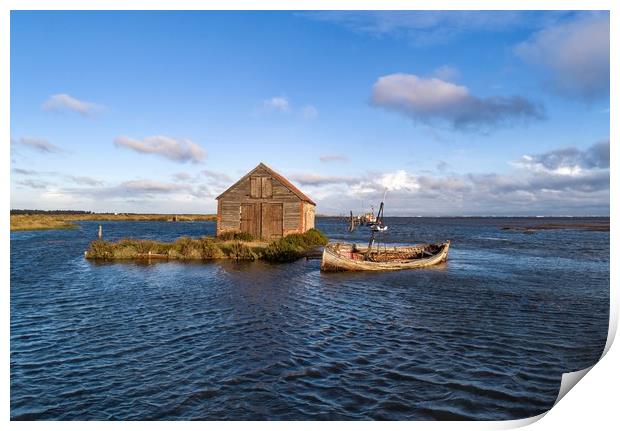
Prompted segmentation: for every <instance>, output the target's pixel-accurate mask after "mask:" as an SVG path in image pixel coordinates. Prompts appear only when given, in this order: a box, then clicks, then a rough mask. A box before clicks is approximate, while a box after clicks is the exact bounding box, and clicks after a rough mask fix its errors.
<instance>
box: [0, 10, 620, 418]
mask: <svg viewBox="0 0 620 431" xmlns="http://www.w3.org/2000/svg"><path fill="white" fill-rule="evenodd" d="M615 4H616V2H613V1H611V0H607V1H605V0H590V1H582V0H564V1H558V0H538V1H532V0H520V1H518V0H503V1H501V2H499V1H497V0H495V1H490V0H476V1H463V2H457V1H448V0H435V1H429V0H425V1H403V0H398V1H397V0H383V1H368V0H359V1H355V2H352V1H344V0H317V1H308V0H299V1H296V2H294V3H292V2H290V1H289V2H287V1H283V0H265V1H262V2H257V1H250V0H230V1H227V2H221V3H216V2H197V1H190V0H159V1H157V0H150V1H139V0H107V1H102V0H92V1H88V2H79V1H75V0H58V1H44V0H32V1H29V0H23V1H17V0H5V1H3V2H1V3H0V10H1V17H0V59H1V60H3V61H2V63H1V64H2V67H1V68H0V81H1V88H2V91H0V95H2V96H0V97H1V99H2V101H1V103H0V130H2V133H3V135H2V136H3V139H2V142H3V146H2V150H1V154H2V158H3V162H4V169H2V170H0V172H1V174H0V175H1V177H0V178H1V179H0V181H2V187H3V190H4V191H5V192H6V193H5V196H4V201H3V206H2V210H3V211H4V217H2V218H1V220H2V225H1V226H0V232H1V235H2V240H3V244H4V247H2V248H1V253H2V255H1V256H0V258H1V262H2V272H3V276H4V280H5V281H6V283H5V286H6V287H5V288H4V291H3V295H2V299H1V300H2V305H3V310H5V314H4V316H5V319H4V331H3V342H2V345H1V349H2V357H3V358H4V360H5V367H4V370H5V373H6V374H5V375H6V380H5V382H6V383H5V390H4V391H3V392H2V407H3V413H4V419H5V421H9V418H10V344H9V340H10V291H9V264H10V241H9V238H10V237H9V209H10V203H9V194H8V191H9V190H10V187H9V172H10V145H9V142H10V122H9V115H10V80H9V79H10V74H9V71H10V69H9V64H10V63H9V62H10V52H9V49H10V10H12V9H15V10H75V9H79V10H110V9H112V10H198V9H212V10H233V9H239V10H244V9H247V10H257V9H265V10H280V9H283V10H317V9H326V10H327V9H332V10H334V9H338V10H370V9H377V10H379V9H381V10H399V9H401V10H404V9H418V10H464V9H470V10H485V9H487V10H519V9H529V10H548V9H562V10H569V9H570V10H592V9H601V10H603V9H605V10H611V14H610V19H611V53H612V63H611V76H612V77H617V76H620V75H619V72H620V70H619V68H618V55H617V54H616V55H614V54H615V53H617V47H618V44H617V37H618V22H619V20H618V18H617V11H614V6H615ZM616 9H618V8H617V7H616ZM617 96H618V91H617V86H615V85H614V80H613V79H612V83H611V98H610V100H611V106H610V112H613V113H615V112H616V109H615V108H616V106H615V105H616V104H615V101H616V100H618V98H617ZM610 126H611V133H610V140H611V163H612V165H613V166H614V167H615V166H616V165H617V159H618V151H617V150H616V149H615V146H616V145H617V138H618V136H617V135H618V134H617V130H616V127H615V125H614V123H613V122H612V123H611V125H610ZM610 174H611V184H612V187H611V195H610V197H611V200H610V214H611V217H612V219H613V218H614V214H615V213H616V206H617V202H616V199H615V196H614V194H613V192H614V191H615V187H613V184H615V179H616V177H617V175H616V174H615V168H614V169H611V173H610ZM610 237H611V258H612V259H611V274H610V275H611V292H610V296H611V310H610V311H611V312H610V328H609V338H608V342H607V346H606V352H608V351H609V347H610V346H611V343H612V341H613V338H614V336H615V332H616V328H617V320H618V295H617V288H615V287H614V282H615V281H616V278H617V277H616V272H615V270H614V263H616V262H617V259H615V256H617V250H618V248H617V244H618V238H617V234H616V231H615V230H614V229H613V228H612V230H611V236H610ZM617 350H618V348H617V347H616V348H614V349H612V350H611V351H610V352H608V353H607V354H606V356H605V357H604V358H603V359H602V360H601V362H600V364H597V365H596V366H594V367H593V369H592V371H591V372H590V373H588V375H587V376H585V378H584V380H585V381H584V382H583V383H582V384H581V385H579V386H580V388H579V389H577V390H574V391H571V393H570V394H568V395H567V396H566V397H565V399H563V400H562V402H560V403H559V404H557V406H555V407H554V408H553V409H552V410H550V412H548V413H547V414H543V415H540V416H539V417H536V418H530V419H524V420H519V421H506V422H465V423H460V422H459V423H454V422H438V423H430V422H415V423H414V426H416V427H417V428H420V427H421V428H422V429H431V428H432V429H447V428H450V429H455V428H458V429H466V430H467V429H505V428H514V427H519V426H524V425H527V424H529V423H532V422H536V421H537V420H539V419H541V418H542V417H543V416H546V417H545V418H544V420H542V421H540V422H539V423H538V424H537V425H536V426H539V427H544V428H549V427H553V428H562V429H583V428H584V427H589V428H594V429H596V428H599V427H600V428H603V429H605V428H608V427H609V425H608V424H613V423H617V414H616V413H615V409H616V406H615V403H614V401H613V400H615V397H614V395H615V393H616V386H615V385H616V384H617V383H618V369H617V367H614V366H613V364H614V362H615V363H618V356H619V355H618V353H617ZM612 403H613V404H612ZM317 425H318V424H317V423H313V422H294V423H288V422H277V423H274V422H242V423H237V422H216V423H209V424H208V426H209V427H210V428H211V427H215V428H237V427H239V428H241V427H243V428H247V427H251V428H253V429H254V428H257V429H289V428H290V427H291V426H294V427H295V428H298V429H304V430H305V429H314V428H315V427H316V426H317ZM412 425H413V424H412V423H409V422H390V423H389V424H386V423H372V422H342V423H341V422H329V423H321V424H320V425H319V426H321V427H322V428H323V427H326V428H328V429H336V428H338V429H339V428H341V427H355V428H361V429H378V428H383V427H385V426H390V427H392V428H401V429H404V428H405V427H407V428H409V427H410V426H412ZM604 425H605V426H604ZM142 426H146V427H149V428H152V429H169V428H179V427H181V428H186V429H190V428H191V429H198V428H201V429H202V428H203V427H204V426H205V424H204V423H195V422H183V423H179V422H156V423H155V422H131V423H118V424H114V427H121V428H135V427H142ZM109 427H110V424H109V423H105V422H88V423H85V422H26V423H21V422H10V423H9V428H11V429H24V430H26V429H27V430H31V429H42V428H46V429H57V430H73V429H75V430H78V429H79V430H82V429H84V428H91V429H97V430H104V429H108V428H109Z"/></svg>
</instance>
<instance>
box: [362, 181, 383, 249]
mask: <svg viewBox="0 0 620 431" xmlns="http://www.w3.org/2000/svg"><path fill="white" fill-rule="evenodd" d="M386 193H387V189H386V190H385V191H384V192H383V201H384V200H385V194H386ZM383 201H381V204H380V205H379V211H378V212H377V218H376V219H375V225H376V226H379V227H382V226H383ZM376 232H377V231H375V229H370V240H369V241H368V249H366V256H368V255H369V254H370V251H371V250H372V246H373V245H374V244H375V233H376Z"/></svg>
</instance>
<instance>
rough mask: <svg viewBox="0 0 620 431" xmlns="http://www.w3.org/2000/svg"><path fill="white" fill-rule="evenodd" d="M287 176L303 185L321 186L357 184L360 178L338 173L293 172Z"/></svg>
mask: <svg viewBox="0 0 620 431" xmlns="http://www.w3.org/2000/svg"><path fill="white" fill-rule="evenodd" d="M287 178H289V179H290V180H292V181H295V182H297V183H299V184H301V185H303V186H321V185H332V184H355V183H357V182H358V181H359V179H358V178H354V177H344V176H338V175H321V174H301V173H300V174H291V175H289V176H288V177H287Z"/></svg>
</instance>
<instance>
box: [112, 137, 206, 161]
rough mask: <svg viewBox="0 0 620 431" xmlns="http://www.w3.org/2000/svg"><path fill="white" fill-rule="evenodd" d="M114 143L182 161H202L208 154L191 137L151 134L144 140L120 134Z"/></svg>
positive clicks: (136, 150) (140, 151) (144, 152)
mask: <svg viewBox="0 0 620 431" xmlns="http://www.w3.org/2000/svg"><path fill="white" fill-rule="evenodd" d="M114 145H116V146H117V147H123V148H129V149H130V150H133V151H135V152H138V153H142V154H156V155H159V156H161V157H165V158H166V159H169V160H173V161H175V162H180V163H185V162H192V163H200V162H202V161H203V160H204V158H205V157H206V154H207V153H206V151H205V150H204V149H203V148H202V147H201V146H200V145H198V144H196V143H194V142H192V141H190V140H189V139H175V138H170V137H168V136H162V135H157V136H149V137H147V138H144V139H143V140H138V139H133V138H129V137H127V136H118V137H116V138H115V139H114Z"/></svg>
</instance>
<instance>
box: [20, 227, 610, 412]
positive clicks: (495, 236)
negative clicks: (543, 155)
mask: <svg viewBox="0 0 620 431" xmlns="http://www.w3.org/2000/svg"><path fill="white" fill-rule="evenodd" d="M529 222H531V220H530V221H529ZM529 222H528V220H511V223H524V224H527V223H529ZM563 222H565V223H569V224H570V223H579V222H581V221H580V220H570V219H568V220H565V221H563ZM98 224H99V223H97V222H82V223H80V228H79V229H76V230H64V231H62V230H60V231H39V232H14V233H11V417H12V418H13V419H45V420H49V419H60V420H71V419H88V420H91V419H102V420H105V419H128V420H131V419H142V420H150V419H170V420H172V419H174V420H186V419H213V420H227V419H420V420H429V419H498V420H499V419H518V418H524V417H529V416H533V415H536V414H539V413H542V412H544V411H546V410H548V409H549V408H551V406H552V405H553V402H554V400H555V398H556V396H557V393H558V390H559V385H560V379H561V373H563V372H568V371H574V370H577V369H582V368H585V367H587V366H590V365H592V364H593V363H595V362H596V361H597V359H598V358H599V357H600V355H601V353H602V350H603V347H604V345H605V340H606V336H607V327H608V317H609V232H586V231H578V230H551V231H540V232H537V233H535V234H533V235H527V234H523V233H519V232H511V231H502V230H501V229H500V228H501V226H503V225H505V224H507V221H506V220H502V219H449V218H446V219H441V218H440V219H419V218H412V219H388V220H387V224H388V225H389V227H390V231H389V234H388V235H387V236H386V241H389V242H392V243H409V242H417V241H438V240H443V239H451V240H452V246H451V248H450V255H449V260H448V262H447V263H446V264H445V265H442V266H439V267H436V268H432V269H423V270H413V271H405V272H387V273H336V274H324V273H321V272H320V271H319V265H320V261H319V260H309V261H306V260H300V261H298V262H295V263H292V264H281V265H271V264H266V263H263V262H253V263H248V262H242V263H236V262H230V261H221V262H215V263H206V264H196V263H194V264H191V263H176V262H170V263H157V264H152V265H145V264H136V263H112V264H110V263H107V264H97V263H93V262H88V261H86V260H85V259H84V257H83V252H84V250H85V249H86V248H87V246H88V242H89V241H90V240H91V239H93V238H94V237H95V236H96V232H97V226H98ZM101 224H102V225H103V232H104V236H105V237H107V239H118V238H121V237H124V236H134V237H141V238H155V239H160V240H172V239H174V238H176V237H178V236H180V235H184V234H185V235H191V236H200V235H204V234H213V233H214V231H215V225H214V224H213V223H165V222H162V223H159V222H103V223H101ZM317 225H318V227H319V228H320V229H322V230H323V231H325V232H326V233H327V234H328V235H329V236H330V237H331V238H332V239H346V240H351V239H352V238H353V239H355V240H356V241H358V242H363V241H365V240H366V238H367V232H366V231H364V230H360V231H358V232H355V233H354V234H348V233H347V232H346V223H344V222H343V221H341V220H336V219H323V218H321V219H318V220H317Z"/></svg>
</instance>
